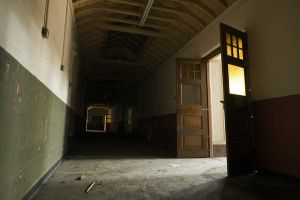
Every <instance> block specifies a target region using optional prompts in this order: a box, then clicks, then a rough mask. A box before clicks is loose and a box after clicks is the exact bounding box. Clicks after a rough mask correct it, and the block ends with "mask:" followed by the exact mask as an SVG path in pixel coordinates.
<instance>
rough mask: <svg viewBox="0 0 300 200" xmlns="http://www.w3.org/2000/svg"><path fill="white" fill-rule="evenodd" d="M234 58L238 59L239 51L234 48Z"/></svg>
mask: <svg viewBox="0 0 300 200" xmlns="http://www.w3.org/2000/svg"><path fill="white" fill-rule="evenodd" d="M232 50H233V57H235V58H237V57H238V50H237V48H236V47H233V49H232Z"/></svg>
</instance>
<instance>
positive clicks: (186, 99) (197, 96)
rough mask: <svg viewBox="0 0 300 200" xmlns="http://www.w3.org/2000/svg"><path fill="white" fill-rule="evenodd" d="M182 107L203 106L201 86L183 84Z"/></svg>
mask: <svg viewBox="0 0 300 200" xmlns="http://www.w3.org/2000/svg"><path fill="white" fill-rule="evenodd" d="M181 87H182V105H201V87H200V85H190V84H182V85H181Z"/></svg>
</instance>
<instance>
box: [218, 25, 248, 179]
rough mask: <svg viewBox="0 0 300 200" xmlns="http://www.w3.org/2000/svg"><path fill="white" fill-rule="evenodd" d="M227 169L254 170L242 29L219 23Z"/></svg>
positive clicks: (232, 172)
mask: <svg viewBox="0 0 300 200" xmlns="http://www.w3.org/2000/svg"><path fill="white" fill-rule="evenodd" d="M220 33H221V49H222V50H221V54H222V66H223V67H222V69H223V89H224V109H225V127H226V141H227V163H228V166H227V169H228V174H229V175H230V176H236V175H243V174H245V173H251V172H252V171H253V143H252V136H251V134H252V133H251V130H252V128H251V106H250V90H249V65H248V49H247V48H248V44H247V37H246V33H245V32H241V31H239V30H236V29H234V28H232V27H229V26H227V25H225V24H221V25H220Z"/></svg>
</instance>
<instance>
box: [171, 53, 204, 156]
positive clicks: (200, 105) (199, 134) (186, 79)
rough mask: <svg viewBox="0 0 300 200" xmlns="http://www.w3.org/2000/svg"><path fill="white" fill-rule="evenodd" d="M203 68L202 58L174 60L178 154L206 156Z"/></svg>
mask: <svg viewBox="0 0 300 200" xmlns="http://www.w3.org/2000/svg"><path fill="white" fill-rule="evenodd" d="M206 90H207V89H206V69H205V66H204V65H202V62H201V60H196V59H179V60H178V62H177V122H178V124H177V156H178V157H207V156H208V155H209V150H208V128H207V127H208V122H207V91H206Z"/></svg>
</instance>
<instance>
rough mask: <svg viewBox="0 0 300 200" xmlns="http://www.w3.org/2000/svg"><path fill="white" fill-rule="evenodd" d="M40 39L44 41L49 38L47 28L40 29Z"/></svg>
mask: <svg viewBox="0 0 300 200" xmlns="http://www.w3.org/2000/svg"><path fill="white" fill-rule="evenodd" d="M42 37H43V38H45V39H48V38H49V29H48V28H47V27H43V28H42Z"/></svg>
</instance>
